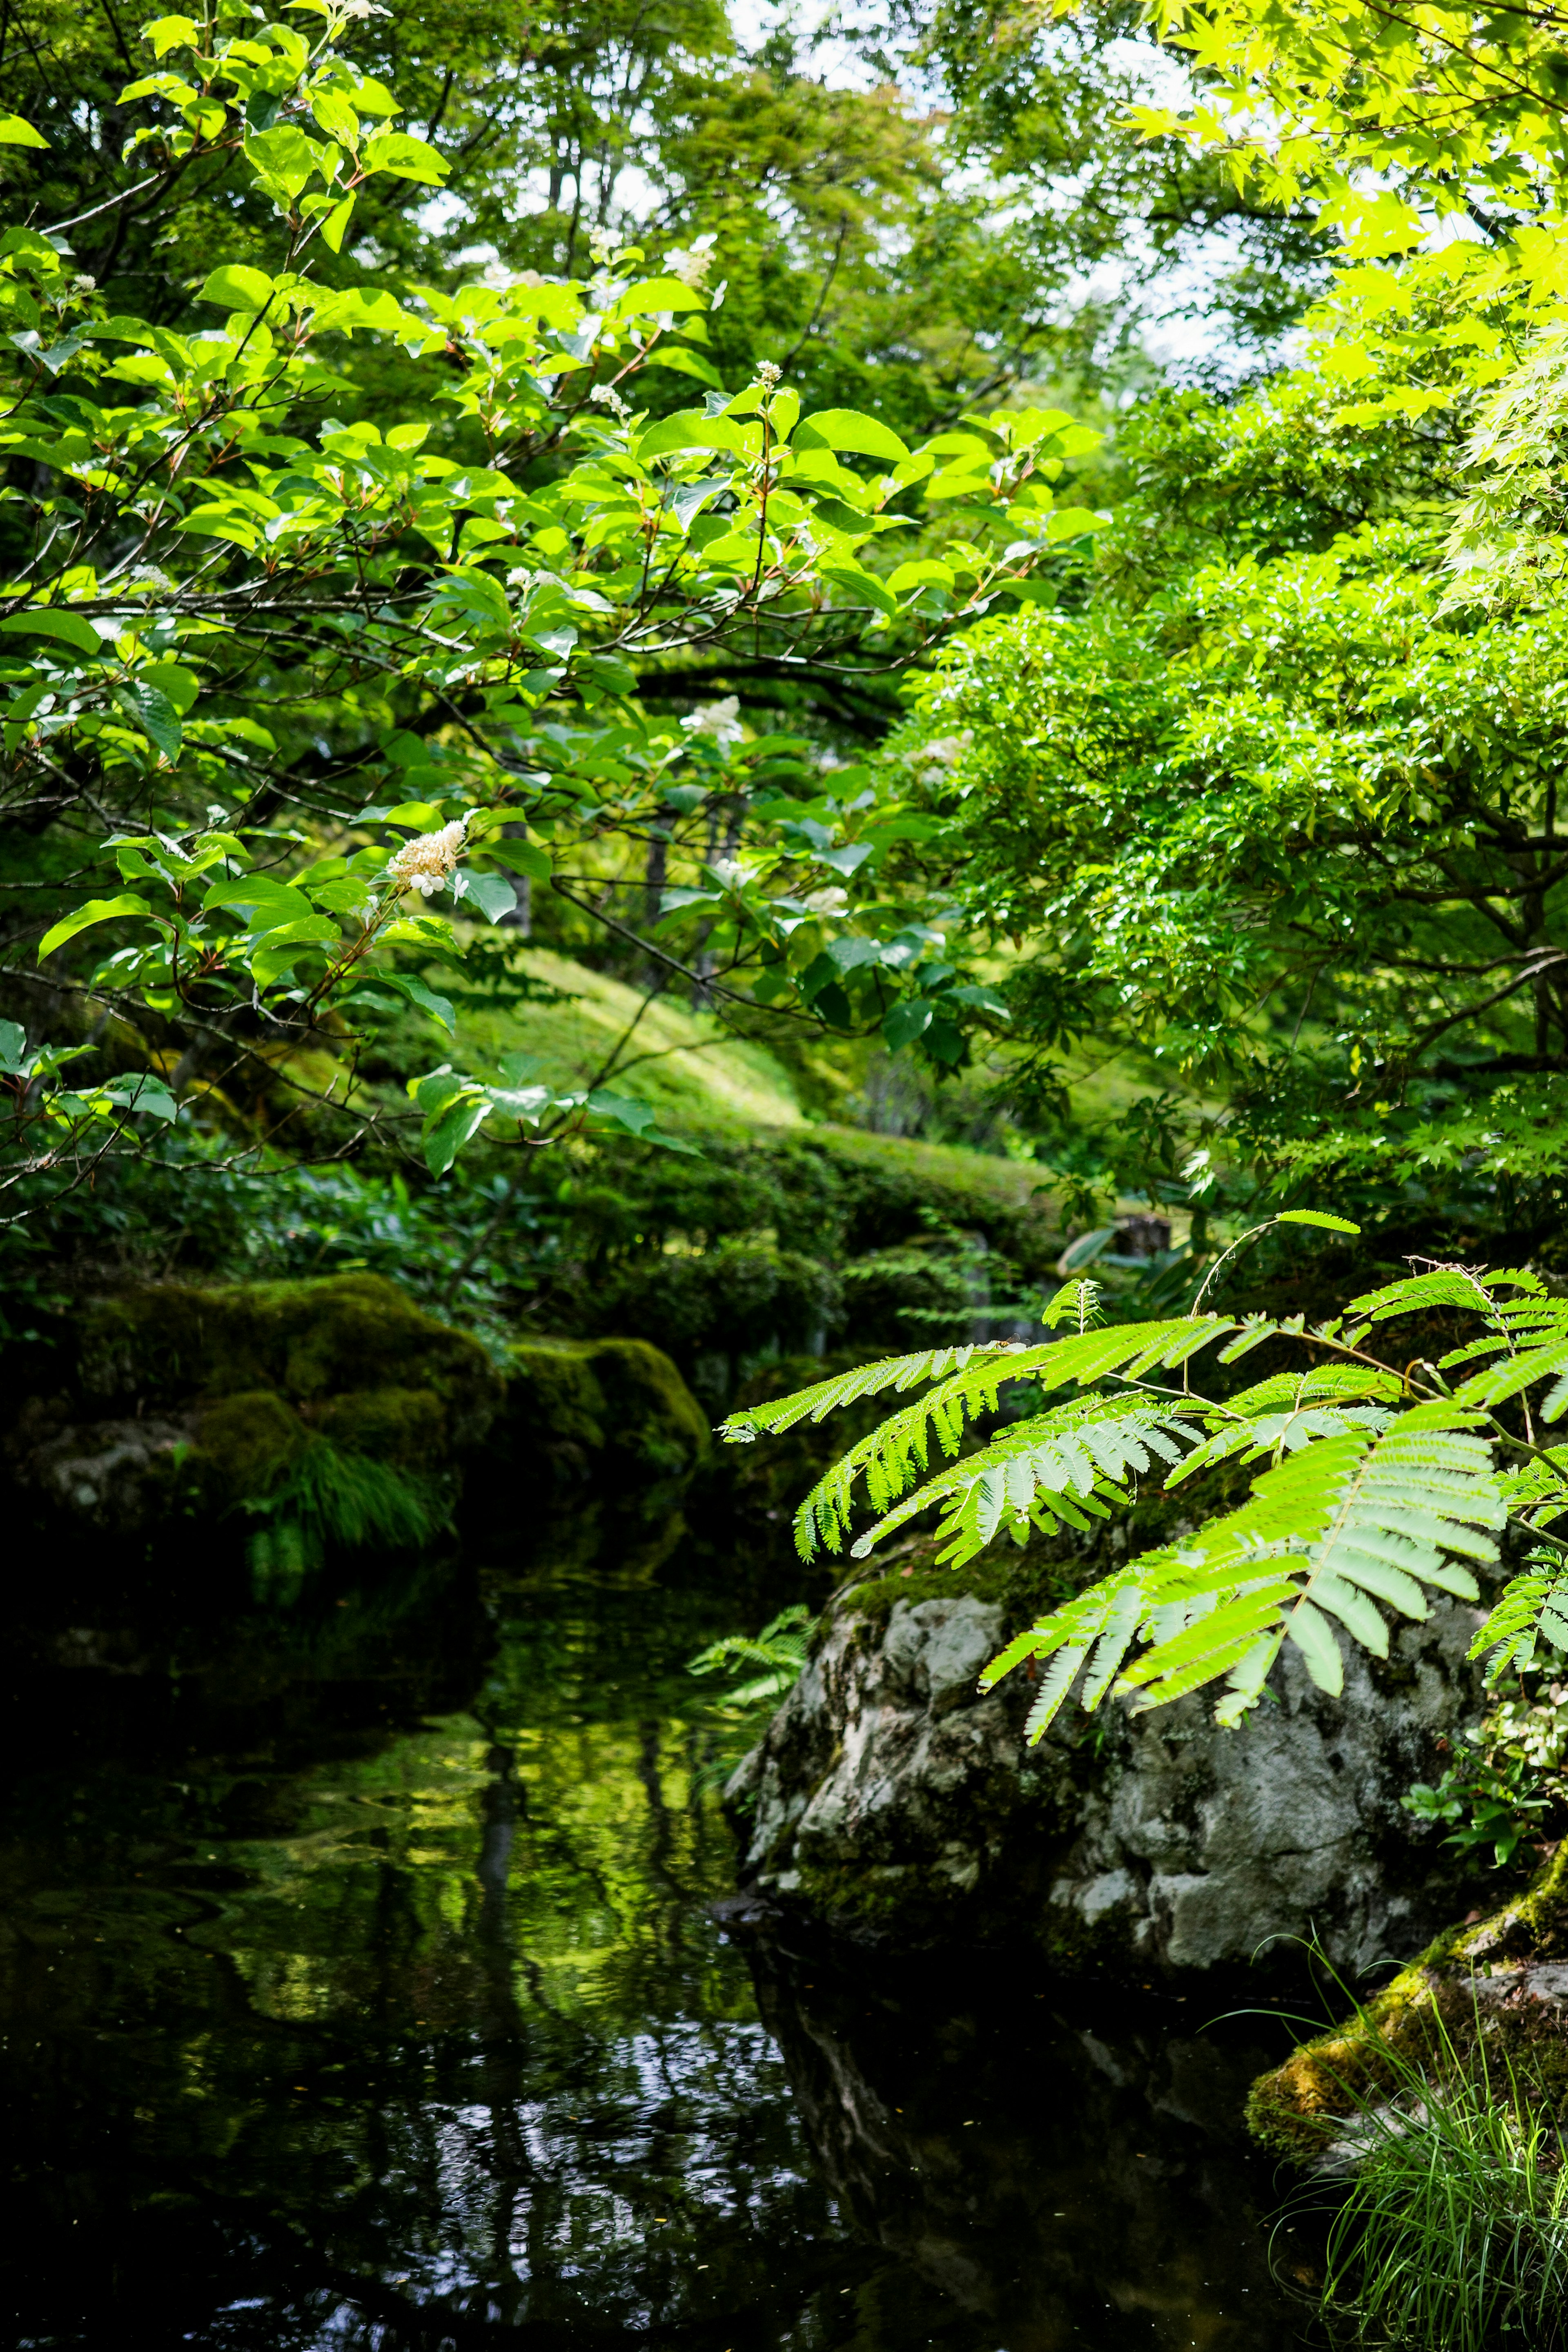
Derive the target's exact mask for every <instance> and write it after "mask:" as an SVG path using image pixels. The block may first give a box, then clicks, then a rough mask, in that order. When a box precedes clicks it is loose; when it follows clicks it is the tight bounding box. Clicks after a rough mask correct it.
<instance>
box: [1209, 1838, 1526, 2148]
mask: <svg viewBox="0 0 1568 2352" xmlns="http://www.w3.org/2000/svg"><path fill="white" fill-rule="evenodd" d="M1564 1962H1568V1841H1564V1842H1563V1843H1562V1844H1561V1845H1559V1846H1558V1848H1557V1849H1556V1851H1555V1853H1552V1855H1551V1856H1550V1857H1549V1858H1548V1860H1547V1861H1546V1862H1544V1863H1543V1864H1542V1867H1541V1869H1540V1870H1539V1871H1538V1872H1537V1874H1536V1875H1535V1877H1534V1878H1533V1879H1532V1881H1531V1884H1530V1885H1529V1886H1528V1887H1527V1888H1526V1889H1525V1891H1524V1892H1523V1893H1522V1894H1521V1895H1514V1896H1512V1897H1510V1900H1509V1901H1508V1902H1506V1903H1504V1904H1502V1905H1500V1906H1499V1908H1498V1909H1497V1910H1495V1911H1493V1912H1490V1913H1489V1914H1488V1916H1486V1917H1485V1918H1482V1919H1469V1920H1467V1921H1466V1922H1465V1923H1464V1924H1463V1925H1462V1926H1460V1927H1448V1928H1446V1929H1445V1930H1444V1932H1443V1933H1442V1934H1441V1935H1440V1936H1438V1937H1435V1939H1434V1940H1433V1942H1432V1943H1431V1944H1429V1945H1428V1946H1427V1948H1426V1950H1425V1951H1424V1952H1423V1953H1422V1955H1421V1957H1420V1958H1419V1959H1418V1960H1415V1961H1414V1962H1413V1963H1412V1964H1411V1966H1410V1967H1408V1968H1406V1969H1401V1970H1400V1972H1399V1974H1398V1975H1397V1976H1396V1977H1395V1978H1394V1979H1393V1981H1392V1982H1391V1983H1390V1984H1388V1985H1386V1986H1385V1987H1384V1990H1382V1991H1381V1992H1379V1993H1376V1994H1374V1995H1373V1998H1372V1999H1371V2000H1368V2001H1367V2002H1366V2003H1364V2005H1363V2006H1362V2007H1361V2008H1360V2009H1358V2011H1356V2013H1355V2015H1354V2016H1353V2017H1352V2019H1351V2020H1350V2021H1348V2022H1346V2023H1344V2024H1342V2025H1338V2026H1335V2027H1332V2028H1331V2030H1330V2031H1329V2032H1326V2033H1320V2034H1318V2035H1316V2036H1315V2037H1314V2038H1313V2039H1312V2040H1311V2041H1310V2042H1302V2043H1301V2045H1300V2048H1299V2049H1296V2050H1293V2051H1292V2052H1291V2053H1290V2055H1289V2058H1288V2059H1287V2060H1286V2061H1285V2063H1284V2064H1283V2065H1282V2066H1277V2067H1276V2068H1275V2069H1274V2070H1273V2072H1272V2073H1271V2074H1264V2075H1261V2076H1260V2077H1259V2079H1258V2081H1257V2082H1256V2083H1255V2084H1253V2086H1252V2092H1251V2096H1250V2098H1249V2099H1248V2102H1247V2124H1248V2126H1249V2128H1250V2129H1251V2131H1252V2133H1253V2134H1254V2136H1255V2137H1257V2138H1258V2139H1259V2140H1261V2141H1262V2142H1263V2144H1264V2146H1265V2147H1269V2148H1271V2149H1273V2150H1274V2152H1275V2153H1276V2154H1277V2155H1280V2156H1284V2157H1288V2158H1291V2159H1292V2160H1293V2161H1295V2162H1299V2163H1300V2162H1310V2161H1311V2160H1312V2159H1314V2158H1321V2156H1322V2155H1323V2153H1324V2150H1325V2148H1326V2147H1328V2146H1329V2145H1330V2144H1331V2142H1332V2140H1333V2139H1334V2138H1335V2137H1336V2136H1337V2132H1338V2127H1339V2126H1340V2125H1341V2123H1342V2121H1343V2120H1344V2119H1346V2118H1348V2117H1350V2116H1353V2115H1354V2114H1355V2113H1356V2112H1357V2111H1358V2110H1359V2109H1360V2108H1361V2107H1363V2105H1365V2104H1367V2103H1368V2102H1369V2101H1370V2102H1372V2103H1373V2104H1375V2103H1376V2101H1377V2100H1378V2099H1379V2098H1380V2097H1381V2096H1382V2095H1384V2094H1385V2093H1388V2092H1391V2091H1392V2090H1393V2089H1394V2086H1395V2081H1396V2074H1395V2068H1394V2064H1393V2063H1391V2061H1392V2060H1393V2059H1394V2058H1395V2057H1397V2058H1399V2059H1402V2060H1404V2061H1405V2063H1406V2064H1407V2065H1408V2064H1415V2065H1417V2066H1423V2067H1433V2068H1435V2069H1438V2070H1440V2069H1441V2068H1443V2067H1444V2066H1447V2065H1451V2064H1453V2063H1456V2062H1458V2063H1461V2064H1463V2063H1467V2062H1468V2059H1469V2058H1470V2057H1471V2056H1472V2055H1473V2054H1474V2053H1475V2052H1476V2050H1477V2049H1478V2047H1479V2046H1484V2047H1485V2049H1486V2050H1487V2052H1488V2053H1489V2055H1493V2054H1495V2055H1496V2056H1498V2057H1500V2058H1506V2059H1508V2060H1509V2061H1510V2062H1512V2063H1515V2064H1518V2063H1520V2062H1521V2061H1524V2062H1526V2063H1527V2068H1528V2072H1529V2074H1531V2075H1532V2076H1533V2077H1534V2078H1535V2079H1536V2080H1538V2081H1541V2082H1543V2083H1544V2084H1547V2085H1548V2086H1550V2087H1553V2088H1555V2089H1556V2090H1557V2091H1558V2092H1560V2093H1562V2094H1568V1967H1564V1966H1563V1963H1564Z"/></svg>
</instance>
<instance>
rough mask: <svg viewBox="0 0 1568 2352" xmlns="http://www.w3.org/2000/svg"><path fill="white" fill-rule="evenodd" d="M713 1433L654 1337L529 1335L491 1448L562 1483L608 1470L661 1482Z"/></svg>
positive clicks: (631, 1481) (679, 1472)
mask: <svg viewBox="0 0 1568 2352" xmlns="http://www.w3.org/2000/svg"><path fill="white" fill-rule="evenodd" d="M711 1443H712V1440H711V1435H710V1431H709V1427H708V1423H707V1421H706V1419H705V1417H704V1415H703V1413H702V1411H701V1408H700V1406H699V1404H698V1402H697V1400H696V1398H695V1397H694V1396H693V1395H692V1394H691V1391H690V1390H689V1388H688V1387H687V1385H686V1383H685V1381H683V1380H682V1379H681V1377H680V1374H679V1372H678V1371H677V1370H676V1368H675V1366H674V1365H673V1364H672V1363H671V1362H670V1360H669V1358H668V1356H666V1355H664V1354H663V1353H662V1352H661V1350H660V1349H658V1348H656V1347H653V1346H652V1345H651V1344H650V1343H649V1342H648V1341H647V1340H646V1339H528V1340H523V1341H521V1342H520V1343H519V1345H518V1346H517V1347H515V1348H514V1349H512V1351H511V1355H510V1361H509V1365H508V1371H507V1388H506V1402H505V1406H504V1409H503V1411H502V1412H501V1414H500V1418H499V1420H498V1421H497V1423H496V1426H495V1428H494V1430H493V1431H492V1433H491V1434H490V1438H489V1444H488V1445H487V1447H486V1449H485V1458H486V1461H487V1463H488V1464H489V1465H491V1467H492V1468H495V1467H500V1468H503V1469H509V1470H511V1469H515V1470H519V1471H526V1472H530V1473H531V1474H533V1475H538V1474H539V1473H540V1472H541V1471H542V1472H543V1473H544V1474H545V1475H546V1477H547V1478H548V1479H549V1480H550V1481H551V1482H552V1483H555V1484H561V1485H574V1484H581V1483H583V1482H584V1481H586V1480H587V1479H589V1478H591V1477H592V1478H604V1477H607V1478H608V1480H609V1481H610V1483H611V1484H612V1485H614V1486H623V1487H625V1486H639V1487H651V1488H653V1489H657V1490H663V1489H665V1488H667V1487H668V1485H669V1484H670V1483H671V1482H679V1481H682V1480H684V1479H686V1478H687V1477H689V1475H690V1474H691V1472H692V1471H693V1470H694V1469H695V1468H696V1467H697V1465H698V1464H699V1463H700V1461H701V1460H702V1459H703V1458H704V1456H705V1455H706V1454H707V1453H708V1451H709V1448H710V1444H711Z"/></svg>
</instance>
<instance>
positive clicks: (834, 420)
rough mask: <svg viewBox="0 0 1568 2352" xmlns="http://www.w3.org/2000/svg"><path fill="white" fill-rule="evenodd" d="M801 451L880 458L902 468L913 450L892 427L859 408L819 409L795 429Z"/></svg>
mask: <svg viewBox="0 0 1568 2352" xmlns="http://www.w3.org/2000/svg"><path fill="white" fill-rule="evenodd" d="M795 447H796V448H797V449H836V450H839V451H845V452H847V453H848V454H849V455H851V456H853V457H880V458H882V459H884V460H885V461H886V463H887V464H889V465H890V466H896V465H899V464H900V462H901V461H902V460H903V459H904V458H906V457H908V456H909V454H910V453H909V450H908V449H907V448H906V446H905V445H904V444H903V442H901V441H900V438H899V436H898V435H897V434H896V433H895V432H894V431H893V430H892V428H891V426H890V425H884V424H882V423H881V421H880V420H879V418H878V417H875V416H864V415H861V413H860V411H859V410H858V408H816V409H813V411H812V413H811V415H809V416H803V417H802V418H801V420H800V423H799V424H798V425H796V426H795Z"/></svg>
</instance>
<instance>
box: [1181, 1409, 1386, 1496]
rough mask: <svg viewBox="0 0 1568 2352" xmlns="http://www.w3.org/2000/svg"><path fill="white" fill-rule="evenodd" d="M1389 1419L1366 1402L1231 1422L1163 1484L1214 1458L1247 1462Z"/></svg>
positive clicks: (1375, 1426)
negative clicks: (1240, 1456) (1239, 1455)
mask: <svg viewBox="0 0 1568 2352" xmlns="http://www.w3.org/2000/svg"><path fill="white" fill-rule="evenodd" d="M1389 1419H1390V1415H1389V1414H1388V1412H1386V1411H1385V1410H1384V1407H1383V1406H1382V1405H1375V1404H1367V1405H1345V1406H1342V1407H1324V1408H1322V1409H1321V1410H1319V1411H1315V1412H1312V1411H1309V1412H1268V1413H1264V1414H1262V1415H1261V1416H1260V1417H1259V1418H1258V1420H1257V1421H1242V1422H1234V1423H1231V1425H1230V1426H1229V1427H1228V1428H1226V1429H1218V1430H1216V1431H1215V1433H1214V1435H1213V1436H1212V1437H1207V1438H1205V1440H1204V1442H1203V1444H1201V1445H1200V1446H1198V1447H1197V1448H1196V1449H1195V1451H1194V1452H1193V1453H1191V1454H1188V1456H1187V1458H1186V1460H1185V1461H1184V1463H1183V1464H1182V1466H1181V1468H1180V1469H1179V1470H1173V1471H1172V1473H1171V1475H1170V1476H1169V1478H1167V1479H1166V1481H1165V1484H1166V1486H1167V1487H1171V1486H1174V1485H1175V1484H1176V1482H1177V1480H1178V1479H1181V1478H1190V1477H1191V1476H1192V1475H1193V1474H1194V1472H1195V1471H1198V1470H1207V1469H1210V1468H1212V1467H1213V1465H1215V1463H1216V1462H1228V1461H1229V1460H1230V1458H1231V1456H1232V1455H1233V1454H1241V1455H1242V1456H1243V1458H1244V1459H1245V1460H1247V1461H1251V1462H1255V1461H1256V1460H1257V1459H1258V1455H1259V1454H1294V1453H1296V1452H1297V1451H1298V1449H1299V1448H1300V1447H1301V1446H1303V1445H1307V1444H1310V1443H1311V1441H1312V1439H1313V1438H1315V1437H1338V1436H1341V1435H1342V1434H1343V1433H1344V1432H1345V1431H1346V1430H1353V1429H1383V1428H1385V1427H1386V1426H1387V1423H1388V1421H1389Z"/></svg>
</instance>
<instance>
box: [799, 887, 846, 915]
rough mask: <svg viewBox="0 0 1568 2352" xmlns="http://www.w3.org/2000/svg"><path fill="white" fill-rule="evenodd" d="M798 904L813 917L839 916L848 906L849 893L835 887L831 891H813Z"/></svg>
mask: <svg viewBox="0 0 1568 2352" xmlns="http://www.w3.org/2000/svg"><path fill="white" fill-rule="evenodd" d="M800 903H801V905H802V906H803V907H808V908H810V910H811V912H812V913H813V914H814V915H841V914H842V913H843V912H844V909H845V908H846V907H847V905H848V904H849V893H848V891H847V890H841V889H839V888H838V887H837V886H835V887H834V888H833V889H831V890H814V891H813V892H812V893H811V896H810V897H809V898H803V899H802V900H801V902H800Z"/></svg>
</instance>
